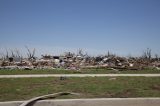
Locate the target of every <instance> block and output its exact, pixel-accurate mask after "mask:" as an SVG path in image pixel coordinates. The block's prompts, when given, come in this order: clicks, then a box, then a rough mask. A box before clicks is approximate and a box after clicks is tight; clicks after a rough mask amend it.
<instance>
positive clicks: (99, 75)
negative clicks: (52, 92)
mask: <svg viewBox="0 0 160 106" xmlns="http://www.w3.org/2000/svg"><path fill="white" fill-rule="evenodd" d="M119 76H124V77H135V76H138V77H140V76H142V77H160V74H31V75H0V78H34V77H35V78H36V77H119Z"/></svg>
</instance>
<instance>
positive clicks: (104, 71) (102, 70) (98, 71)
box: [0, 68, 160, 75]
mask: <svg viewBox="0 0 160 106" xmlns="http://www.w3.org/2000/svg"><path fill="white" fill-rule="evenodd" d="M149 73H151V74H154V73H160V70H156V69H143V70H121V71H114V70H111V69H105V68H90V69H82V70H81V71H76V70H64V69H54V70H49V69H45V70H40V69H39V70H38V69H37V70H7V69H1V70H0V75H16V74H17V75H18V74H149Z"/></svg>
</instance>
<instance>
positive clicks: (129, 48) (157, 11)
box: [0, 0, 160, 55]
mask: <svg viewBox="0 0 160 106" xmlns="http://www.w3.org/2000/svg"><path fill="white" fill-rule="evenodd" d="M24 45H27V46H28V47H30V48H34V47H35V48H36V49H37V51H38V53H39V54H41V53H45V54H50V53H55V54H57V53H61V52H63V51H75V52H76V50H77V49H78V48H82V49H84V50H86V51H87V52H88V53H89V54H103V53H106V52H107V51H108V50H109V51H111V52H113V53H116V54H120V55H129V54H131V55H140V54H141V53H142V51H143V50H145V49H146V48H151V49H152V51H153V52H154V53H158V54H159V55H160V0H0V51H1V52H2V51H3V50H4V48H8V49H9V48H11V49H14V48H18V49H20V50H22V52H24V49H25V48H24ZM38 53H37V54H38Z"/></svg>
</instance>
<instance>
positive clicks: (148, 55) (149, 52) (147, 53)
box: [142, 48, 152, 60]
mask: <svg viewBox="0 0 160 106" xmlns="http://www.w3.org/2000/svg"><path fill="white" fill-rule="evenodd" d="M142 57H143V58H144V59H147V60H151V58H152V50H151V49H150V48H147V49H146V50H145V51H144V52H143V55H142Z"/></svg>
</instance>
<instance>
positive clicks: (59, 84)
mask: <svg viewBox="0 0 160 106" xmlns="http://www.w3.org/2000/svg"><path fill="white" fill-rule="evenodd" d="M159 82H160V77H147V78H146V77H114V78H112V77H94V78H93V77H85V78H67V79H65V80H60V78H15V79H5V78H2V79H0V101H12V100H28V99H31V98H33V97H36V96H40V95H46V94H50V93H56V92H76V93H80V94H81V96H78V97H77V96H65V97H62V98H104V97H106V98H110V97H111V98H113V97H122V98H125V97H160V83H159Z"/></svg>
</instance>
